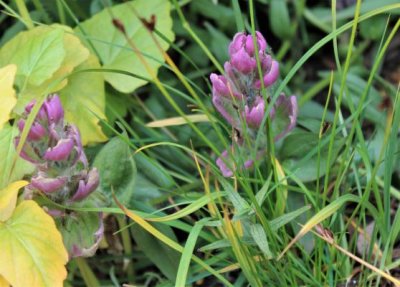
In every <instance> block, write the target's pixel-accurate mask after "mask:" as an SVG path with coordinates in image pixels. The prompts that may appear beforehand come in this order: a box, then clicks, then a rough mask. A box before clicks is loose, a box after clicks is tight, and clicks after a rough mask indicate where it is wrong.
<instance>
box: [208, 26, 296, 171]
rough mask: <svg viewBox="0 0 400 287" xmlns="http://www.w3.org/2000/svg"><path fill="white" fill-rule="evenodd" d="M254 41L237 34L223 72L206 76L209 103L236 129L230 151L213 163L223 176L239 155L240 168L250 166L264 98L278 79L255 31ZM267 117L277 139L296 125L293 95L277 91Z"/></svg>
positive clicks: (276, 69) (275, 65)
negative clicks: (207, 79) (210, 84)
mask: <svg viewBox="0 0 400 287" xmlns="http://www.w3.org/2000/svg"><path fill="white" fill-rule="evenodd" d="M255 40H256V41H255V42H256V45H254V41H253V36H252V35H251V34H249V35H247V34H246V33H237V34H236V35H235V37H234V38H233V40H232V42H231V44H230V45H229V57H230V59H229V61H227V62H226V63H225V65H224V69H225V74H224V75H217V74H214V73H213V74H211V76H210V79H211V82H212V87H213V89H212V94H213V97H212V102H213V104H214V106H215V108H216V109H217V110H218V112H219V113H220V114H221V115H222V116H223V117H224V118H225V119H226V121H227V122H228V123H229V124H230V125H231V126H232V127H233V128H234V129H235V130H236V131H237V132H238V137H237V140H236V144H235V145H232V146H231V147H230V151H231V152H230V153H229V152H228V150H225V151H223V152H222V154H221V157H219V158H218V159H217V165H218V166H219V168H220V170H221V171H222V174H223V175H224V176H225V177H229V176H232V175H233V171H234V170H236V167H235V165H236V164H235V161H234V160H233V159H234V158H237V157H238V156H239V155H240V158H245V159H246V160H245V162H244V163H243V164H242V166H243V167H244V168H250V167H251V166H253V164H254V160H253V159H252V156H251V154H252V153H251V148H252V147H253V146H254V145H255V139H256V137H257V135H258V131H259V128H260V125H261V123H262V121H263V119H264V117H266V101H267V102H269V101H270V100H271V93H272V89H271V87H272V85H273V84H274V83H275V82H276V81H277V80H278V78H279V63H278V62H277V61H276V60H274V59H273V58H272V57H271V55H269V54H268V53H267V42H266V41H265V39H264V37H263V36H262V35H261V33H260V32H258V31H257V32H256V33H255ZM257 57H258V60H259V64H260V68H261V74H260V73H259V66H258V63H257ZM262 86H264V88H265V89H266V91H267V98H266V99H264V97H263V95H262ZM269 117H270V119H271V122H272V128H273V132H274V135H275V140H276V141H277V140H279V139H281V138H282V137H284V136H285V135H286V134H287V133H288V132H289V131H291V130H292V129H293V128H294V126H295V124H296V119H297V101H296V97H295V96H290V97H286V96H285V95H284V94H281V95H280V96H279V97H278V99H277V100H276V102H275V104H274V106H273V107H272V108H271V109H270V114H269ZM261 132H264V130H261ZM244 133H246V141H245V140H244ZM261 138H264V139H265V138H266V137H261ZM259 146H260V147H261V148H260V149H259V150H258V151H256V158H257V157H260V156H261V155H262V154H263V153H264V152H265V146H266V142H261V143H260V144H259ZM230 154H231V155H230Z"/></svg>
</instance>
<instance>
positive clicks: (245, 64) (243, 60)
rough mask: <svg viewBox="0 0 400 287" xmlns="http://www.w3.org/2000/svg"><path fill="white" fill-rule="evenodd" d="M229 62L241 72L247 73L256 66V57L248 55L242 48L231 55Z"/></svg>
mask: <svg viewBox="0 0 400 287" xmlns="http://www.w3.org/2000/svg"><path fill="white" fill-rule="evenodd" d="M231 64H232V67H234V68H235V69H236V70H238V71H239V72H241V73H243V74H249V73H251V72H253V71H254V70H255V68H256V67H257V62H256V59H254V58H252V57H250V55H249V54H248V53H247V52H246V51H245V49H244V48H241V49H240V50H239V51H237V52H236V53H235V54H234V55H232V57H231Z"/></svg>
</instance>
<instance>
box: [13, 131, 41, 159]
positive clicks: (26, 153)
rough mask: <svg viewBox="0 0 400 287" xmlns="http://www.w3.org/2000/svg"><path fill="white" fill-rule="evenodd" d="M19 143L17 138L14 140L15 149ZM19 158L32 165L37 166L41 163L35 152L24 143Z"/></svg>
mask: <svg viewBox="0 0 400 287" xmlns="http://www.w3.org/2000/svg"><path fill="white" fill-rule="evenodd" d="M19 141H20V137H19V136H18V137H16V138H15V139H14V145H15V147H18V144H19ZM19 156H20V157H22V158H23V159H24V160H27V161H29V162H31V163H33V164H39V163H41V162H42V160H41V159H40V157H39V156H38V155H37V154H36V152H35V150H34V149H33V148H32V147H31V145H29V144H27V143H25V144H24V146H23V147H22V150H21V152H20V153H19Z"/></svg>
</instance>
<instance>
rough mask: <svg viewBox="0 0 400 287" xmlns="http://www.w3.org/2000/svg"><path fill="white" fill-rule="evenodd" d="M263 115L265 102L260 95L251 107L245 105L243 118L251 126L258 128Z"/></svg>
mask: <svg viewBox="0 0 400 287" xmlns="http://www.w3.org/2000/svg"><path fill="white" fill-rule="evenodd" d="M264 115H265V104H264V99H263V98H262V97H257V99H256V101H255V103H254V105H253V107H248V105H246V106H245V118H246V122H247V124H248V125H249V126H250V127H252V128H258V127H260V125H261V122H262V120H263V118H264Z"/></svg>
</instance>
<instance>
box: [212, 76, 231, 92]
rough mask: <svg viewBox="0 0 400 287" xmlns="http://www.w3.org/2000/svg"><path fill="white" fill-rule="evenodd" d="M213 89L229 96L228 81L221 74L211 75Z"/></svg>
mask: <svg viewBox="0 0 400 287" xmlns="http://www.w3.org/2000/svg"><path fill="white" fill-rule="evenodd" d="M210 79H211V83H212V86H213V91H214V92H216V93H218V94H220V95H221V96H229V94H230V92H229V88H228V81H227V80H226V78H225V77H224V76H220V75H217V74H214V73H212V74H211V75H210Z"/></svg>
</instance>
